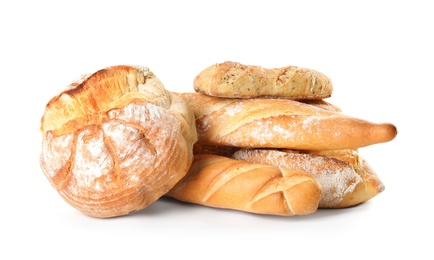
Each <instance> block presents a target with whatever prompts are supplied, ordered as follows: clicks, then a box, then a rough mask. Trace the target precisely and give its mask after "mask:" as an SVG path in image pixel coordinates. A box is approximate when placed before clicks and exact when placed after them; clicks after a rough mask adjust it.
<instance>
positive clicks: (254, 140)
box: [175, 93, 397, 150]
mask: <svg viewBox="0 0 434 260" xmlns="http://www.w3.org/2000/svg"><path fill="white" fill-rule="evenodd" d="M175 94H176V95H178V96H179V97H181V98H182V99H183V100H184V101H185V102H186V103H187V104H188V105H189V107H190V108H191V109H192V110H193V113H194V114H195V118H196V129H197V132H198V142H199V143H203V144H208V145H219V146H235V147H244V148H285V149H293V150H337V149H357V148H359V147H364V146H368V145H372V144H377V143H382V142H387V141H390V140H392V139H394V138H395V136H396V134H397V130H396V127H395V126H394V125H392V124H390V123H373V122H369V121H366V120H362V119H358V118H354V117H350V116H346V115H344V114H342V113H340V112H336V111H331V110H327V109H322V108H319V107H317V106H315V105H310V104H306V103H302V102H298V101H294V100H289V99H268V98H254V99H231V98H219V97H212V96H208V95H204V94H200V93H175Z"/></svg>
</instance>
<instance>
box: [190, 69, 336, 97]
mask: <svg viewBox="0 0 434 260" xmlns="http://www.w3.org/2000/svg"><path fill="white" fill-rule="evenodd" d="M193 87H194V90H195V91H196V92H199V93H203V94H207V95H211V96H217V97H228V98H256V97H275V98H290V99H322V98H328V97H330V96H331V94H332V92H333V86H332V82H331V80H330V79H329V78H328V77H326V76H325V75H324V74H322V73H320V72H318V71H315V70H312V69H308V68H300V67H296V66H286V67H282V68H274V69H266V68H263V67H260V66H252V65H243V64H240V63H238V62H230V61H227V62H223V63H218V64H214V65H212V66H209V67H208V68H206V69H204V70H203V71H201V72H200V73H199V74H198V75H197V76H196V77H195V79H194V81H193Z"/></svg>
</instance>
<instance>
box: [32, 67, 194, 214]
mask: <svg viewBox="0 0 434 260" xmlns="http://www.w3.org/2000/svg"><path fill="white" fill-rule="evenodd" d="M41 132H42V150H41V156H40V164H41V168H42V170H43V172H44V174H45V176H46V177H47V178H48V180H49V181H50V183H51V184H52V186H53V187H54V188H55V189H56V190H57V192H58V193H59V194H60V196H61V197H62V198H63V199H64V200H65V201H66V202H68V203H69V204H70V205H71V206H73V207H74V208H76V209H78V210H79V211H81V212H83V213H85V214H87V215H90V216H93V217H99V218H108V217H117V216H121V215H126V214H129V213H130V212H134V211H138V210H141V209H144V208H146V207H147V206H148V205H150V204H151V203H153V202H154V201H156V200H157V199H158V198H159V197H161V196H162V195H164V194H165V193H166V192H167V191H168V190H169V189H170V188H172V187H173V186H174V185H175V183H176V182H177V181H179V180H180V179H181V178H182V177H183V176H184V175H185V174H186V173H187V171H188V169H189V167H190V165H191V162H192V160H193V145H194V143H195V142H196V141H197V134H196V129H195V125H194V115H193V113H192V111H191V110H190V109H189V108H188V106H187V105H186V104H185V103H184V102H183V101H182V100H181V99H180V98H178V97H177V96H175V95H173V94H172V93H170V92H168V91H166V90H165V89H164V86H163V84H162V83H161V82H160V80H159V79H158V78H156V77H155V75H154V74H153V73H152V72H150V71H149V69H147V68H143V67H135V66H113V67H109V68H105V69H103V70H100V71H97V72H96V73H94V74H91V75H87V76H85V77H83V78H82V79H81V80H79V81H77V82H74V83H72V84H71V86H69V87H68V88H67V89H66V90H65V91H64V92H62V93H60V94H59V95H58V96H56V97H54V98H53V99H52V100H50V102H49V103H48V104H47V107H46V109H45V112H44V115H43V117H42V119H41Z"/></svg>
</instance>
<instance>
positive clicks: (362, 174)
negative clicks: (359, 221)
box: [232, 149, 384, 208]
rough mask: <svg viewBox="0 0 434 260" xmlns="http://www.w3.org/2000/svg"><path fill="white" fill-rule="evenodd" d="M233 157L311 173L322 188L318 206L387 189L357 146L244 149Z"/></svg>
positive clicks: (351, 202)
mask: <svg viewBox="0 0 434 260" xmlns="http://www.w3.org/2000/svg"><path fill="white" fill-rule="evenodd" d="M232 158H233V159H237V160H244V161H248V162H252V163H264V164H269V165H272V166H275V167H281V168H286V169H293V170H299V171H305V172H308V173H310V174H312V175H313V176H314V177H315V178H316V179H317V181H318V182H319V184H320V185H321V188H322V190H323V193H322V196H321V200H320V202H319V208H345V207H350V206H355V205H357V204H360V203H363V202H365V201H367V200H369V199H371V198H373V197H375V196H376V195H378V194H379V193H381V192H382V191H383V190H384V185H383V183H382V182H381V180H380V179H379V178H378V176H377V174H376V173H375V172H374V170H373V169H372V168H371V167H370V166H369V164H368V163H367V162H366V160H364V159H363V158H360V156H359V154H358V152H357V150H350V149H348V150H328V151H305V152H301V151H293V150H282V151H279V150H274V149H270V150H267V149H251V150H249V149H243V150H239V151H237V152H235V153H234V154H233V156H232Z"/></svg>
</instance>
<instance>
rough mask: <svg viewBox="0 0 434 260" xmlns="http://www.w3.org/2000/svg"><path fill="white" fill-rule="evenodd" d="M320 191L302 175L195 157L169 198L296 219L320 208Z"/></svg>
mask: <svg viewBox="0 0 434 260" xmlns="http://www.w3.org/2000/svg"><path fill="white" fill-rule="evenodd" d="M321 192H322V190H321V188H320V186H319V184H318V182H317V181H316V179H315V178H314V177H313V176H312V175H311V174H309V173H306V172H303V171H296V170H289V169H280V168H277V167H273V166H270V165H264V164H256V163H250V162H246V161H241V160H234V159H231V158H228V157H224V156H219V155H211V154H196V155H195V156H194V160H193V164H192V166H191V167H190V170H189V172H188V173H187V175H186V176H185V177H184V178H183V179H181V181H180V182H178V183H177V184H176V185H175V187H174V188H173V189H171V190H170V191H169V192H168V193H167V194H166V196H168V197H172V198H174V199H177V200H179V201H183V202H188V203H194V204H199V205H204V206H208V207H214V208H224V209H233V210H239V211H245V212H250V213H256V214H268V215H280V216H293V215H306V214H310V213H313V212H315V211H316V210H317V208H318V203H319V200H320V197H321Z"/></svg>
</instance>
